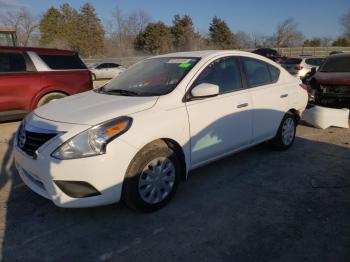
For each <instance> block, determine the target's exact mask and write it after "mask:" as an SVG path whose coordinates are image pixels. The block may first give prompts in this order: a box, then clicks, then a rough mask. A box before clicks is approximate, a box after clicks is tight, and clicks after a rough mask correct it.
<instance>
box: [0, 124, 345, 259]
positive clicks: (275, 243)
mask: <svg viewBox="0 0 350 262" xmlns="http://www.w3.org/2000/svg"><path fill="white" fill-rule="evenodd" d="M17 126H18V122H13V123H5V124H1V125H0V162H1V163H0V164H1V177H0V187H1V190H0V242H1V244H0V254H1V256H2V260H3V261H293V262H294V261H318V262H320V261H332V262H333V261H350V223H349V221H350V129H340V128H329V129H327V130H319V129H316V128H312V127H309V126H306V125H301V126H299V127H298V132H297V139H296V141H295V144H294V146H293V147H292V148H291V149H290V150H288V151H286V152H276V151H271V150H270V149H268V148H266V147H265V146H262V145H260V146H256V147H254V148H251V149H249V150H247V151H244V152H241V153H239V154H236V155H233V156H230V157H227V158H225V159H222V160H220V161H217V162H215V163H212V164H210V165H208V166H205V167H202V168H200V169H197V170H195V171H193V172H191V174H190V177H189V179H188V181H186V182H183V183H181V184H180V186H179V189H178V192H177V194H176V196H175V198H174V199H173V200H172V201H171V202H170V203H169V205H168V206H166V207H165V208H163V209H162V210H160V211H158V212H156V213H152V214H140V213H136V212H133V211H131V210H129V209H127V208H126V207H125V206H124V205H123V204H116V205H110V206H105V207H98V208H89V209H61V208H58V207H56V206H54V205H53V204H52V203H51V202H50V201H48V200H45V199H44V198H42V197H40V196H38V195H36V194H35V193H33V192H31V191H30V190H29V189H28V188H27V187H26V186H25V185H23V183H22V182H21V181H20V179H19V177H18V174H17V173H16V171H15V170H14V168H13V165H12V149H11V147H9V143H11V140H12V139H11V138H12V137H13V132H14V130H15V128H16V127H17Z"/></svg>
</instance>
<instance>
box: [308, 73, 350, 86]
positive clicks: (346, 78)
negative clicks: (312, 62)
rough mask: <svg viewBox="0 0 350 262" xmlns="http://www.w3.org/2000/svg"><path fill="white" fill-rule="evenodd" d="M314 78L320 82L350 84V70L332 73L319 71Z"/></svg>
mask: <svg viewBox="0 0 350 262" xmlns="http://www.w3.org/2000/svg"><path fill="white" fill-rule="evenodd" d="M314 78H315V79H316V81H317V82H318V83H319V84H328V85H350V72H336V73H330V72H320V71H318V72H317V73H316V74H315V75H314Z"/></svg>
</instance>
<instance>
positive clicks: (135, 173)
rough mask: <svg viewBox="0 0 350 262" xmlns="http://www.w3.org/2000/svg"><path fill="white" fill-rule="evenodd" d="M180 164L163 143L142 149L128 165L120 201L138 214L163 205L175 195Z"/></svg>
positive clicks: (173, 153) (172, 152)
mask: <svg viewBox="0 0 350 262" xmlns="http://www.w3.org/2000/svg"><path fill="white" fill-rule="evenodd" d="M180 170H181V169H180V163H179V160H178V158H177V156H176V154H175V152H174V151H173V150H172V149H170V148H169V147H168V146H167V145H166V144H165V143H163V142H160V143H154V144H150V145H148V146H146V148H144V149H142V150H141V151H140V152H139V153H138V154H137V155H136V156H135V158H134V159H133V161H132V162H131V164H130V166H129V168H128V171H127V174H126V177H125V181H124V184H123V201H124V202H125V203H126V205H127V206H128V207H130V208H132V209H135V210H137V211H141V212H151V211H155V210H157V209H159V208H161V207H163V206H165V205H166V204H167V203H168V202H169V201H170V199H171V198H172V196H173V195H174V194H175V191H176V188H177V185H178V183H179V178H180Z"/></svg>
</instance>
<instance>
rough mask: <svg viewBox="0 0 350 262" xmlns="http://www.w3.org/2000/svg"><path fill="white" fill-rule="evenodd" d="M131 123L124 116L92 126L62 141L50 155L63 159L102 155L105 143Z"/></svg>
mask: <svg viewBox="0 0 350 262" xmlns="http://www.w3.org/2000/svg"><path fill="white" fill-rule="evenodd" d="M131 123H132V118H130V117H126V116H124V117H118V118H116V119H113V120H109V121H106V122H104V123H102V124H99V125H96V126H93V127H91V128H89V129H88V130H85V131H83V132H82V133H80V134H78V135H76V136H74V137H73V138H71V139H69V140H68V141H66V142H64V143H63V144H62V145H61V146H60V147H59V148H57V149H56V150H55V151H54V152H53V153H52V157H54V158H57V159H60V160H65V159H75V158H83V157H89V156H96V155H102V154H104V153H106V146H107V144H108V143H109V142H110V141H112V140H113V139H115V138H116V137H118V136H120V135H122V134H123V133H125V132H126V131H128V129H129V128H130V126H131Z"/></svg>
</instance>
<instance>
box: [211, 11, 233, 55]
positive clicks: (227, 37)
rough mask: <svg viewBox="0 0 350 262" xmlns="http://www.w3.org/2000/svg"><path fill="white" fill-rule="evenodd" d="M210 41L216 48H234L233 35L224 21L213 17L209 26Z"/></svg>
mask: <svg viewBox="0 0 350 262" xmlns="http://www.w3.org/2000/svg"><path fill="white" fill-rule="evenodd" d="M209 37H210V41H211V42H212V43H213V44H214V45H215V46H217V47H219V48H222V49H229V48H233V47H234V46H235V41H234V35H233V33H232V32H231V30H230V28H229V27H228V25H227V24H226V22H225V21H223V20H221V19H220V18H218V17H216V16H215V17H214V18H213V20H212V22H211V23H210V26H209Z"/></svg>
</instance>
